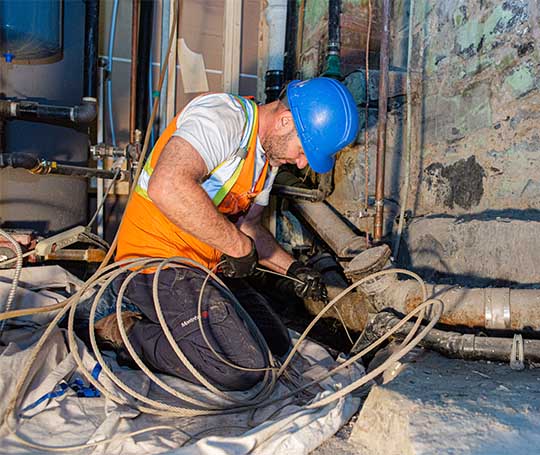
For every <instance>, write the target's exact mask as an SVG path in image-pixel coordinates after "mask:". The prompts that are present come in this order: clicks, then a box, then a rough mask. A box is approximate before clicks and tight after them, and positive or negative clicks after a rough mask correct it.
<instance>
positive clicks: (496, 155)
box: [304, 0, 540, 285]
mask: <svg viewBox="0 0 540 455" xmlns="http://www.w3.org/2000/svg"><path fill="white" fill-rule="evenodd" d="M411 2H412V0H396V1H393V2H391V8H392V14H391V21H390V33H391V38H390V68H391V75H390V76H391V83H390V90H391V98H390V99H389V111H388V114H387V125H388V126H387V135H386V139H387V161H386V162H387V166H386V169H387V174H386V181H385V186H386V191H385V194H386V198H387V200H386V203H385V212H386V234H388V235H389V239H390V236H391V234H392V232H395V228H396V224H395V216H396V214H397V213H398V210H399V205H398V204H399V201H400V196H401V195H402V190H403V182H404V179H405V172H406V168H405V163H406V153H405V131H406V125H407V115H406V113H407V110H406V96H405V90H404V83H403V82H404V80H405V77H406V70H407V66H408V65H409V71H410V76H411V85H412V91H411V97H410V100H411V103H412V104H411V109H412V115H411V119H410V120H411V127H412V128H411V129H412V135H411V144H412V147H411V151H412V153H411V168H410V178H411V184H410V192H409V198H408V200H407V202H406V209H407V210H408V211H410V215H411V216H412V217H413V219H414V222H413V223H411V224H410V226H409V229H408V231H406V236H405V244H404V247H403V249H402V260H403V263H404V264H405V265H407V266H411V267H414V268H417V269H419V270H422V271H423V272H425V274H426V276H428V277H429V278H433V279H439V278H440V277H441V276H446V277H450V278H451V279H455V282H462V283H470V282H474V283H476V284H482V285H486V284H490V283H497V282H504V283H515V284H520V283H528V284H530V283H531V274H530V273H524V271H523V270H522V268H520V267H519V266H516V264H519V263H521V262H520V260H519V257H518V256H519V255H524V254H525V255H528V256H529V259H530V258H532V259H533V262H538V263H540V257H536V256H535V254H536V253H535V251H537V250H538V248H537V242H536V239H537V238H539V237H540V231H539V229H538V226H540V223H538V222H534V223H530V224H529V225H528V226H529V227H528V228H527V229H521V224H520V228H519V229H517V230H514V229H512V228H510V229H507V228H504V229H503V227H501V226H499V225H498V224H500V223H518V224H519V223H523V222H527V221H538V220H540V210H539V209H540V175H539V173H538V170H539V169H540V134H539V133H538V129H537V128H536V125H537V123H538V117H539V116H540V96H539V84H540V78H539V67H540V27H539V24H540V19H539V18H540V11H539V6H538V2H536V1H535V0H529V1H527V0H505V1H496V0H483V1H479V2H471V1H463V0H445V1H440V2H439V1H434V0H415V1H414V2H412V3H413V4H412V8H413V18H412V24H413V25H412V40H411V42H410V44H411V46H412V47H411V55H412V58H411V61H410V62H408V61H407V60H408V59H407V51H408V45H409V39H408V36H409V11H410V8H411ZM310 3H311V2H310ZM316 3H318V5H319V6H318V7H317V8H313V9H312V11H311V12H308V13H306V14H307V17H311V16H315V17H318V18H320V20H321V21H323V23H318V27H319V29H320V30H324V28H325V27H326V24H325V23H324V20H325V18H324V15H323V14H322V13H321V12H320V11H322V10H324V8H322V7H321V6H320V4H321V3H324V4H327V2H322V1H321V2H316ZM351 3H354V4H356V5H359V6H365V3H367V2H363V1H356V2H352V0H348V1H346V0H344V2H343V5H344V6H343V11H344V12H345V13H344V15H343V16H342V21H341V22H342V24H345V25H348V24H350V23H351V22H354V21H355V18H357V17H358V15H357V14H356V15H355V14H352V16H351V15H348V14H347V13H346V12H347V10H348V9H349V11H350V10H351V9H350V5H351ZM372 3H373V5H374V8H375V10H377V9H380V8H381V4H382V1H381V0H374V1H373V2H372ZM376 17H377V15H376ZM377 20H380V19H377ZM314 23H315V22H314ZM311 25H313V24H311ZM379 28H380V25H379ZM310 30H311V33H312V34H313V33H314V32H313V28H312V29H310ZM364 32H365V30H364ZM308 33H309V32H308ZM351 38H352V41H353V42H354V35H351V34H349V32H348V30H347V29H345V30H343V31H342V42H351ZM304 39H305V40H306V39H308V41H309V40H310V39H311V42H313V43H314V42H315V38H313V37H312V38H309V36H308V37H305V38H304ZM357 41H361V38H358V39H357ZM363 42H364V44H365V38H364V41H363ZM304 46H305V43H304ZM313 46H315V44H313ZM322 49H323V50H324V47H323V48H322ZM377 58H378V57H377ZM377 58H375V59H373V58H372V57H371V58H370V72H371V73H376V69H377V67H378V65H377ZM311 60H312V61H314V60H315V59H314V58H312V59H311ZM320 60H321V59H320V58H319V61H320ZM308 63H309V62H308ZM353 64H355V65H356V68H357V71H356V72H355V73H353V74H351V75H350V76H349V77H347V79H346V81H345V82H346V84H347V85H348V86H349V87H350V88H351V91H352V92H353V95H354V96H355V99H356V100H357V102H358V105H359V109H360V117H361V123H362V126H363V127H362V128H361V131H360V135H359V137H358V141H357V143H356V144H355V145H354V146H352V147H349V148H348V149H346V150H344V151H342V152H341V153H340V154H339V155H338V158H337V162H336V167H335V171H334V182H335V191H334V193H333V194H332V195H331V196H330V198H329V202H330V203H331V204H332V205H333V206H334V207H335V208H336V209H337V210H338V211H339V212H340V213H341V214H342V215H343V216H344V217H346V218H347V219H348V220H349V221H351V222H352V223H353V224H354V225H356V226H357V227H358V228H360V229H361V230H364V229H366V230H371V229H372V226H371V222H370V220H369V219H365V218H363V217H362V216H361V213H362V209H363V208H364V200H365V193H366V191H365V187H366V167H367V169H368V172H367V174H368V188H369V190H368V194H369V196H370V203H372V202H373V195H374V190H375V186H374V184H375V150H376V123H377V109H376V106H377V100H378V91H377V84H376V77H375V78H373V77H370V83H369V86H368V89H369V90H368V96H367V99H366V95H365V92H366V89H365V81H364V77H365V75H364V72H363V64H364V61H362V62H360V61H359V60H356V61H355V62H353ZM313 67H315V65H314V64H313V63H311V64H310V65H305V66H304V68H305V69H306V70H309V71H307V72H309V75H312V74H311V73H313V71H312V70H311V68H313ZM372 76H373V74H372ZM400 78H401V80H399V79H400ZM392 81H393V82H392ZM366 102H368V104H369V109H368V112H369V114H368V116H367V117H368V121H367V122H366V121H365V117H366V115H365V114H364V106H365V104H366ZM366 124H367V128H366ZM366 129H367V142H368V147H367V153H366V151H365V145H364V143H365V132H366ZM433 219H437V223H439V224H438V226H439V228H438V229H437V230H436V231H434V230H433V225H432V224H431V223H432V221H431V220H433ZM441 219H444V220H446V221H444V223H446V225H445V226H444V227H442V226H440V220H441ZM479 222H480V223H481V225H480V226H481V228H482V229H481V230H479V225H478V223H479ZM444 223H443V224H444ZM463 223H465V226H459V228H458V225H460V224H463ZM415 230H416V231H415ZM458 231H459V236H458V235H457V234H458ZM479 232H484V233H485V235H484V237H485V240H484V242H483V243H484V246H482V247H481V246H480V245H479V244H480V243H482V242H481V240H480V239H479V237H478V235H475V233H477V234H478V233H479ZM512 232H516V233H517V232H519V238H515V237H513V235H512V234H511V233H512ZM424 234H425V235H424ZM428 234H429V235H428ZM426 236H427V237H426ZM428 237H429V238H428ZM458 237H459V241H458V240H456V239H457V238H458ZM482 238H483V237H482ZM516 244H519V245H530V246H532V248H526V247H524V248H521V247H520V248H516ZM486 252H489V253H490V254H489V261H488V260H487V259H486V258H487V256H486ZM537 256H538V255H537ZM485 263H488V265H486V264H485ZM475 264H477V265H478V267H476V266H475ZM480 266H481V267H480ZM475 269H478V271H479V272H478V274H477V275H475ZM480 269H481V272H480ZM468 280H469V281H468ZM490 280H491V281H490ZM533 281H534V280H533Z"/></svg>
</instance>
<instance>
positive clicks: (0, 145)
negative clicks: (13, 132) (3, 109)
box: [0, 117, 6, 155]
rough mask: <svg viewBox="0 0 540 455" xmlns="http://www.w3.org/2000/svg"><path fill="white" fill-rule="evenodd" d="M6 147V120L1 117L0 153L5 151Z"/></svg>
mask: <svg viewBox="0 0 540 455" xmlns="http://www.w3.org/2000/svg"><path fill="white" fill-rule="evenodd" d="M5 147H6V122H5V120H4V119H3V118H2V117H0V155H1V154H2V153H4V149H5Z"/></svg>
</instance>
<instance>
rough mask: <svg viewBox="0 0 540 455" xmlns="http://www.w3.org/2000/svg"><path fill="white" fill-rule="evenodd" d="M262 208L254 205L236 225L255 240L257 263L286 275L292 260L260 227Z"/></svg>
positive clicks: (269, 234)
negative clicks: (257, 255)
mask: <svg viewBox="0 0 540 455" xmlns="http://www.w3.org/2000/svg"><path fill="white" fill-rule="evenodd" d="M263 210H264V207H262V206H260V205H257V204H254V205H253V206H252V207H251V209H250V210H249V212H248V213H247V215H246V216H245V217H244V218H242V219H241V221H240V222H239V223H238V227H239V228H240V230H241V231H242V232H244V233H245V234H247V235H249V236H250V237H251V238H252V239H253V240H255V245H256V247H257V253H258V254H259V263H260V264H262V265H264V266H265V267H268V268H269V269H270V270H274V271H275V272H279V273H286V272H287V270H288V269H289V266H290V265H291V264H292V263H293V262H294V258H293V257H292V256H291V255H290V254H289V253H287V252H286V251H285V250H284V249H283V248H282V247H281V246H280V245H279V243H278V242H277V241H276V239H275V238H274V236H273V235H272V234H271V233H270V232H269V231H268V230H267V229H266V228H265V227H264V226H262V225H261V217H262V212H263Z"/></svg>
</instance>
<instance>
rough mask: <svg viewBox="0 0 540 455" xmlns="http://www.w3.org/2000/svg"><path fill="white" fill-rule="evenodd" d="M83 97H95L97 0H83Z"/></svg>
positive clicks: (97, 35)
mask: <svg viewBox="0 0 540 455" xmlns="http://www.w3.org/2000/svg"><path fill="white" fill-rule="evenodd" d="M84 3H85V35H84V91H83V93H84V95H83V96H84V97H91V98H96V97H97V67H98V37H99V0H85V2H84Z"/></svg>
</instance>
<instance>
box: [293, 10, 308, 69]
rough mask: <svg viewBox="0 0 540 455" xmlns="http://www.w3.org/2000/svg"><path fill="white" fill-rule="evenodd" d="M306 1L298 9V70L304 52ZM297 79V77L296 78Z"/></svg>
mask: <svg viewBox="0 0 540 455" xmlns="http://www.w3.org/2000/svg"><path fill="white" fill-rule="evenodd" d="M305 6H306V0H300V6H299V7H298V29H297V30H296V65H295V67H296V68H300V67H301V66H302V60H301V59H302V52H303V51H304V49H303V48H304V46H303V44H304V43H303V39H304V15H305ZM295 77H296V76H295Z"/></svg>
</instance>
